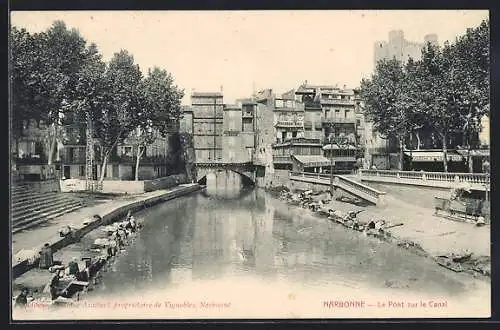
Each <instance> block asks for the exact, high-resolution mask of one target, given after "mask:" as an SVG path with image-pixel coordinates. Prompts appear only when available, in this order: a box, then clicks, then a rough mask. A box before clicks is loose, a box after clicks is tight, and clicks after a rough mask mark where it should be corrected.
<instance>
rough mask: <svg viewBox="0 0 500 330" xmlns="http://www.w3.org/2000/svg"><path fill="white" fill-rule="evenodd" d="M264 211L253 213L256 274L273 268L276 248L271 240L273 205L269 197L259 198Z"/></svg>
mask: <svg viewBox="0 0 500 330" xmlns="http://www.w3.org/2000/svg"><path fill="white" fill-rule="evenodd" d="M261 198H262V199H263V200H264V204H265V211H264V212H262V211H260V210H258V211H253V212H252V216H253V219H254V228H255V268H256V271H257V272H268V271H269V270H271V269H273V268H274V256H275V254H276V251H275V250H276V248H275V245H274V240H273V221H274V211H275V208H274V205H273V201H272V199H271V198H270V197H269V195H263V196H262V197H261Z"/></svg>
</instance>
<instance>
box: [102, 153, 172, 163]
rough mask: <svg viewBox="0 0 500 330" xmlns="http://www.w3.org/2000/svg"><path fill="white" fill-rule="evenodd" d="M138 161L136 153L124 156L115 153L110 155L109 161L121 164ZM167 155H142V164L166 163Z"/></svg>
mask: <svg viewBox="0 0 500 330" xmlns="http://www.w3.org/2000/svg"><path fill="white" fill-rule="evenodd" d="M136 161H137V158H136V156H135V155H133V156H130V155H127V156H125V155H122V156H117V155H113V156H111V157H110V159H109V162H110V163H111V162H115V163H120V164H135V162H136ZM166 161H167V160H166V157H165V156H142V157H141V160H140V162H141V164H143V165H147V164H165V163H166Z"/></svg>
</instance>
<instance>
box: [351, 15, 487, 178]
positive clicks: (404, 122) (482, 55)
mask: <svg viewBox="0 0 500 330" xmlns="http://www.w3.org/2000/svg"><path fill="white" fill-rule="evenodd" d="M489 66H490V65H489V22H488V21H484V22H482V23H481V25H480V26H478V27H477V28H474V29H469V30H467V32H466V34H465V35H463V36H461V37H459V38H457V40H456V41H455V42H454V43H449V42H446V43H445V44H444V46H443V47H439V46H438V45H434V44H430V43H428V44H427V45H425V47H424V48H423V50H422V57H421V59H420V60H418V61H414V60H412V59H410V60H409V61H408V63H404V64H402V63H399V62H397V61H396V60H382V61H380V62H378V64H377V66H376V69H375V73H374V74H373V75H372V77H371V78H370V79H364V80H363V81H362V82H361V90H360V92H361V95H362V98H363V99H364V101H365V105H366V108H365V114H366V116H367V118H368V119H369V120H372V121H373V123H374V127H375V129H376V130H377V131H378V132H379V133H381V134H382V135H383V136H385V137H396V136H397V137H400V138H401V137H403V136H404V135H405V134H407V133H411V132H415V131H417V132H418V131H419V130H431V131H433V132H434V133H436V134H437V135H438V136H439V137H440V138H441V146H442V149H443V156H444V157H443V159H444V160H443V165H444V169H445V171H447V148H448V147H449V144H450V142H449V140H450V136H451V135H453V134H456V133H457V132H460V133H461V134H462V133H466V136H467V139H466V140H467V141H466V142H465V144H466V145H467V146H468V147H469V149H470V147H471V144H472V141H473V139H472V136H473V135H474V134H477V133H478V132H479V130H480V125H479V123H480V119H481V117H482V116H484V115H487V114H489V108H490V107H489V104H490V100H489V95H490V91H489V74H490V73H489ZM400 141H401V140H400ZM402 149H403V145H402V144H400V151H401V150H402ZM469 163H471V162H470V161H469Z"/></svg>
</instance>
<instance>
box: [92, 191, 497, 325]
mask: <svg viewBox="0 0 500 330" xmlns="http://www.w3.org/2000/svg"><path fill="white" fill-rule="evenodd" d="M136 217H137V218H140V219H143V220H144V228H143V229H142V230H141V231H140V233H139V234H138V236H137V237H136V239H135V241H134V242H133V243H132V244H131V245H130V246H127V247H126V248H125V251H123V252H122V253H121V254H120V256H119V257H118V258H116V259H115V261H113V263H112V264H111V265H110V266H109V268H108V270H107V271H106V272H104V273H103V276H102V279H101V283H100V284H99V285H98V286H97V287H96V288H95V289H94V290H93V291H92V292H90V294H89V295H88V301H94V302H99V301H108V308H109V301H111V302H112V304H113V306H115V305H116V308H114V309H113V312H112V313H110V312H109V309H108V310H107V312H106V311H104V310H102V311H101V314H99V313H98V314H95V315H97V316H100V317H108V318H109V317H113V316H117V315H121V316H120V317H132V318H144V317H162V318H168V317H188V318H193V317H204V318H211V317H237V318H255V317H257V318H258V317H384V316H392V317H408V316H441V317H443V316H462V317H464V316H473V315H482V316H485V315H487V314H488V313H489V302H490V299H489V285H487V284H486V283H484V282H483V281H479V280H474V279H472V278H470V276H464V275H462V274H456V273H453V272H451V271H449V270H446V269H444V268H442V267H440V266H439V265H437V264H435V263H434V262H432V261H431V260H429V259H426V258H423V257H420V256H418V255H415V254H413V253H411V252H409V251H406V250H404V249H401V248H399V247H397V246H393V245H390V244H388V243H385V242H381V241H379V240H377V239H375V238H372V237H366V236H364V235H363V234H362V233H358V232H353V231H350V230H348V229H346V228H344V227H342V226H340V225H338V224H336V223H332V222H330V221H329V220H327V219H325V218H320V217H318V216H315V215H314V214H311V213H310V212H309V211H307V210H304V209H300V208H297V207H293V206H289V205H286V204H285V203H284V202H283V201H280V200H278V199H276V198H274V197H272V196H270V195H269V194H268V193H266V192H264V191H263V190H260V189H242V190H241V189H240V190H238V191H236V190H234V191H229V192H228V190H227V189H224V190H222V191H217V189H206V190H204V191H200V192H199V193H196V194H192V195H190V196H186V197H182V198H179V199H175V200H172V201H169V202H167V203H164V204H161V205H158V206H154V207H152V208H149V209H147V210H144V211H142V212H140V213H138V214H136ZM328 301H333V305H332V303H330V305H328ZM338 301H342V302H344V303H345V302H348V303H349V304H351V306H347V305H346V306H343V305H342V303H339V302H338ZM335 302H337V305H335ZM121 303H123V305H120V304H121ZM129 303H130V304H131V305H128V304H129ZM96 304H97V303H96ZM134 304H135V305H134ZM141 304H142V305H141ZM148 304H149V305H148ZM155 304H156V305H155ZM384 304H385V305H384ZM398 304H402V306H399V307H398ZM414 304H417V305H414ZM429 305H432V306H433V307H431V306H429ZM95 306H97V305H95ZM141 306H142V307H141ZM144 306H146V307H144ZM325 306H329V307H325ZM332 306H336V307H332ZM410 306H411V307H410ZM94 312H95V310H94ZM124 315H125V316H124Z"/></svg>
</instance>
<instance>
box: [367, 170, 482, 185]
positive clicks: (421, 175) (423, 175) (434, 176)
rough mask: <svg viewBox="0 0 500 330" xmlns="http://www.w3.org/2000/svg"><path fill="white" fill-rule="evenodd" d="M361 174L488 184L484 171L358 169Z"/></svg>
mask: <svg viewBox="0 0 500 330" xmlns="http://www.w3.org/2000/svg"><path fill="white" fill-rule="evenodd" d="M359 173H360V175H361V176H376V177H385V178H395V179H410V180H421V181H442V182H467V183H472V184H485V185H488V184H490V177H489V175H488V174H486V173H444V172H414V171H390V170H360V171H359Z"/></svg>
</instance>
